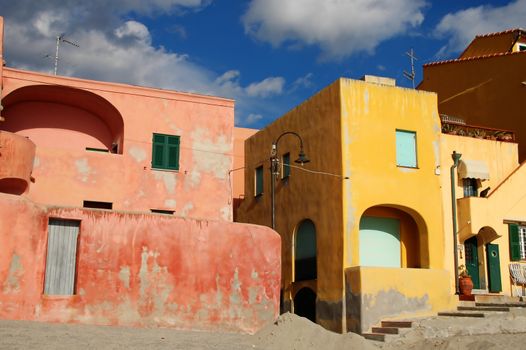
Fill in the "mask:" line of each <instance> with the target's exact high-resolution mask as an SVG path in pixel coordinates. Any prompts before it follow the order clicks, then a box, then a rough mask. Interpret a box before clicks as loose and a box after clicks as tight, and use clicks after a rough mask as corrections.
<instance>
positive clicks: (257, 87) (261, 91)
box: [246, 77, 285, 97]
mask: <svg viewBox="0 0 526 350" xmlns="http://www.w3.org/2000/svg"><path fill="white" fill-rule="evenodd" d="M284 85H285V79H283V78H282V77H270V78H266V79H264V80H262V81H260V82H257V83H252V84H250V85H249V86H248V87H247V88H246V91H247V94H248V96H252V97H268V96H271V95H279V94H281V93H282V92H283V86H284Z"/></svg>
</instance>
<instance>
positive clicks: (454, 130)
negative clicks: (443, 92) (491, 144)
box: [440, 114, 515, 142]
mask: <svg viewBox="0 0 526 350" xmlns="http://www.w3.org/2000/svg"><path fill="white" fill-rule="evenodd" d="M440 120H441V122H442V133H444V134H449V135H459V136H467V137H474V138H477V139H485V140H495V141H503V142H515V133H514V132H513V131H510V130H504V129H494V128H487V127H482V126H474V125H466V123H465V122H464V120H462V119H460V118H456V117H451V116H448V115H445V114H441V115H440Z"/></svg>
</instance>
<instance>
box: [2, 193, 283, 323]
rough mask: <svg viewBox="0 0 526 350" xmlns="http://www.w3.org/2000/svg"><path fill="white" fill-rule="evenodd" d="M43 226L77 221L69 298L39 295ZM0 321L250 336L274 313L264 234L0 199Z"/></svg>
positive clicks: (274, 285)
mask: <svg viewBox="0 0 526 350" xmlns="http://www.w3.org/2000/svg"><path fill="white" fill-rule="evenodd" d="M49 218H61V219H73V220H79V221H80V231H79V236H78V237H79V238H78V243H77V244H78V246H77V257H76V272H75V286H74V289H75V292H74V295H68V296H52V295H45V294H44V293H43V290H44V281H45V273H46V272H45V271H46V251H47V240H48V221H49ZM0 247H2V249H1V250H0V318H2V319H25V320H35V321H46V322H71V323H85V324H99V325H119V326H133V327H152V326H153V327H157V326H159V327H173V328H178V329H197V330H215V331H217V330H218V331H234V332H247V333H253V332H255V331H257V330H258V329H260V328H261V327H263V326H264V325H265V324H268V323H270V322H272V321H274V320H275V319H276V318H277V316H278V312H279V289H280V278H281V275H280V263H281V262H280V256H281V252H280V249H281V248H280V247H281V243H280V238H279V236H278V234H277V233H275V232H274V231H272V230H270V229H269V228H266V227H262V226H255V225H248V224H235V223H227V222H219V221H217V222H215V221H197V220H189V219H181V218H174V217H167V216H163V215H158V214H141V213H123V212H112V211H104V210H86V209H81V208H64V207H45V206H39V205H36V204H34V203H33V202H31V201H29V200H28V199H26V198H23V197H19V196H13V195H6V194H0Z"/></svg>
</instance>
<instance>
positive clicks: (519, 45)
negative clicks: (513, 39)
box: [517, 43, 526, 52]
mask: <svg viewBox="0 0 526 350" xmlns="http://www.w3.org/2000/svg"><path fill="white" fill-rule="evenodd" d="M517 50H518V51H519V52H523V51H526V43H517Z"/></svg>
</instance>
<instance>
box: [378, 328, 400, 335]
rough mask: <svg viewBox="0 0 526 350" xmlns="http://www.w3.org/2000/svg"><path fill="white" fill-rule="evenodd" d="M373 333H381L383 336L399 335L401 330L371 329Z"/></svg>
mask: <svg viewBox="0 0 526 350" xmlns="http://www.w3.org/2000/svg"><path fill="white" fill-rule="evenodd" d="M371 331H372V333H381V334H399V333H400V329H399V328H398V327H373V328H372V329H371Z"/></svg>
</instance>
